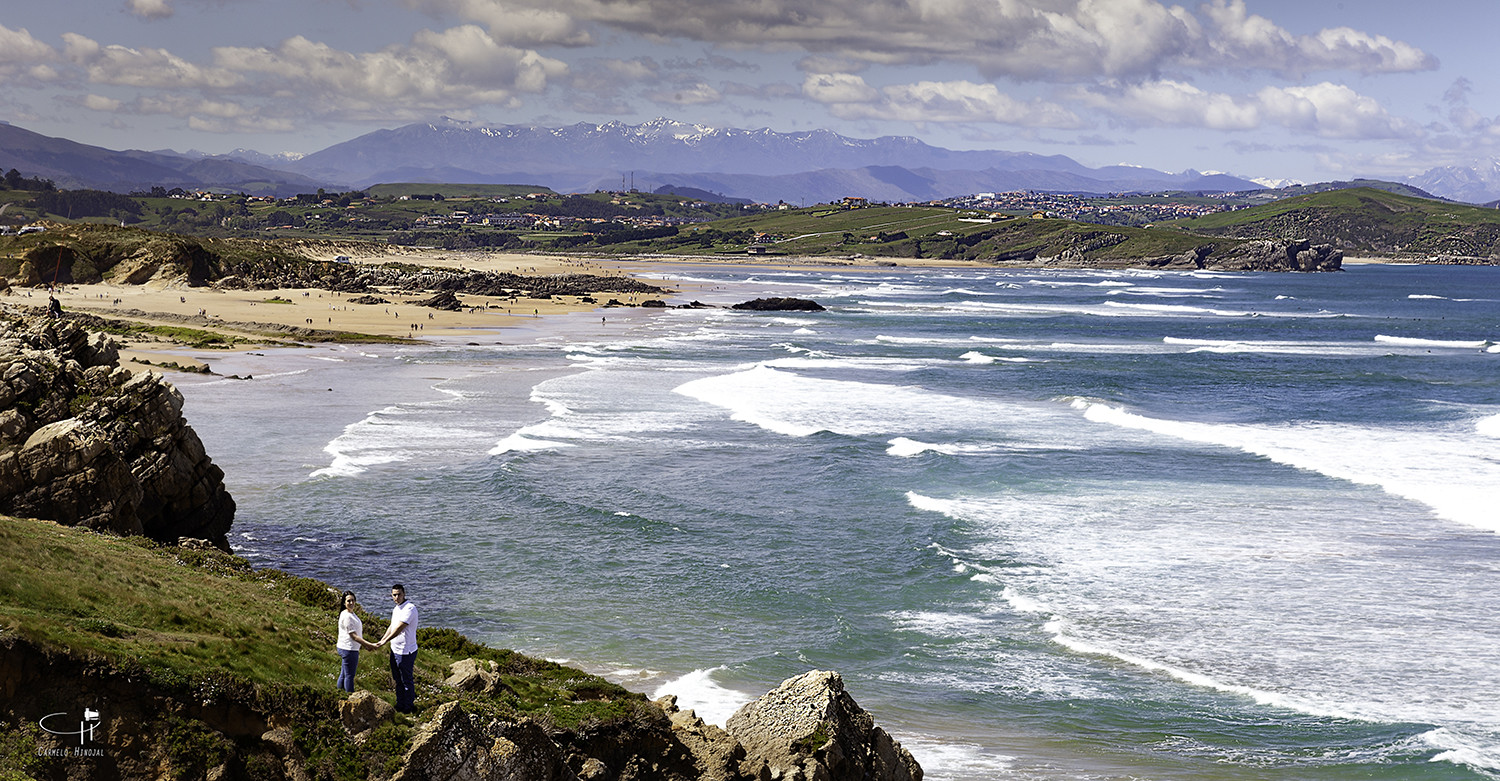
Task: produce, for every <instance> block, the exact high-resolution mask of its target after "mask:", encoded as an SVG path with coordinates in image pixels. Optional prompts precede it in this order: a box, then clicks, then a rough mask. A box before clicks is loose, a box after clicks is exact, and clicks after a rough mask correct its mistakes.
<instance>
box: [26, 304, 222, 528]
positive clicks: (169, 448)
mask: <svg viewBox="0 0 1500 781" xmlns="http://www.w3.org/2000/svg"><path fill="white" fill-rule="evenodd" d="M0 513H6V514H10V515H17V516H22V517H29V518H41V519H46V520H52V521H56V522H58V523H61V524H64V525H67V526H84V527H87V528H91V529H97V530H100V531H109V532H114V533H116V534H143V535H145V536H147V537H150V538H152V539H154V540H158V541H163V542H172V543H175V542H177V541H178V540H179V538H182V537H192V538H199V539H206V540H209V541H210V542H212V543H213V544H214V545H215V546H217V547H219V548H221V549H223V550H226V551H227V550H228V549H229V544H228V541H227V539H226V537H225V535H226V534H227V533H228V531H229V526H230V523H231V522H232V521H233V519H234V499H232V498H231V497H230V496H229V492H228V491H227V490H226V489H225V487H224V473H223V471H222V470H220V469H219V468H218V467H217V466H214V464H213V462H212V461H211V460H210V459H209V457H208V455H207V454H206V453H204V450H203V443H202V442H201V441H200V440H199V439H198V435H197V434H196V433H195V432H194V431H193V429H192V428H191V427H190V426H188V424H187V421H186V420H185V419H184V418H183V416H182V394H181V393H179V392H178V391H177V389H176V388H174V387H172V385H171V384H170V383H168V382H166V381H165V380H164V379H162V377H161V375H159V374H156V373H155V372H148V373H142V374H131V373H130V372H129V371H127V370H125V369H123V368H120V366H119V353H118V351H117V348H116V346H115V344H114V343H113V342H112V341H111V340H110V339H109V338H108V337H106V336H104V335H102V334H92V333H89V332H87V331H84V330H83V329H81V328H79V327H78V326H76V325H75V324H73V323H71V322H69V321H68V320H66V319H61V318H59V319H53V318H49V317H46V316H37V315H19V314H11V313H4V314H0Z"/></svg>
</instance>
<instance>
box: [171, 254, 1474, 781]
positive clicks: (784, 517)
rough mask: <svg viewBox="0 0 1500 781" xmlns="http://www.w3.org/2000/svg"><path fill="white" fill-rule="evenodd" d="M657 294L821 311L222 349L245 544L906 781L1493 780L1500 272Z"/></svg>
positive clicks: (292, 567)
mask: <svg viewBox="0 0 1500 781" xmlns="http://www.w3.org/2000/svg"><path fill="white" fill-rule="evenodd" d="M658 278H660V279H662V280H663V281H664V284H667V285H670V286H674V287H679V288H681V289H683V290H684V293H683V294H682V295H681V296H680V297H679V300H682V301H686V300H688V299H692V298H696V299H699V300H703V301H707V302H709V303H717V304H726V303H732V302H735V301H741V300H745V299H748V298H753V297H756V296H758V295H789V296H798V297H804V298H811V299H814V300H817V301H819V302H820V303H822V304H824V305H825V306H826V307H828V310H827V311H825V312H814V313H801V312H799V313H751V312H740V311H731V310H728V309H673V310H665V311H644V310H630V311H626V310H608V311H606V312H603V313H595V314H594V315H576V316H560V317H554V318H550V319H546V320H539V321H537V322H536V323H535V325H534V326H533V327H530V328H509V329H497V330H476V331H475V332H473V334H472V335H471V336H470V337H469V338H464V339H460V340H456V341H452V342H449V343H444V344H433V345H424V346H419V347H411V346H403V347H393V346H318V347H312V348H301V349H278V350H266V351H261V352H258V353H239V354H208V355H207V356H206V357H208V358H209V359H210V360H211V361H212V362H213V365H214V368H215V371H217V372H219V374H220V375H229V374H239V375H250V376H252V377H253V379H249V380H236V379H225V378H223V377H198V376H194V375H181V376H174V377H173V378H172V379H173V380H174V382H176V383H177V384H178V386H179V387H180V388H181V389H182V391H183V394H184V395H185V397H186V398H187V405H186V410H185V414H186V416H187V418H188V421H189V422H190V423H191V424H192V426H193V427H194V428H195V429H196V430H197V431H198V432H199V434H200V435H201V436H202V438H203V440H204V442H205V445H206V447H207V449H208V452H209V453H210V455H211V456H212V457H213V458H214V460H215V462H216V463H218V464H219V465H220V466H222V467H223V468H224V470H225V472H226V474H227V477H226V481H227V483H228V484H229V488H230V490H231V492H232V493H233V495H234V497H235V499H236V501H237V502H238V504H239V512H238V515H237V517H236V519H235V524H234V528H233V530H232V532H231V540H232V542H233V543H234V545H235V547H236V548H237V549H238V550H239V552H240V553H241V554H243V555H245V556H248V557H250V558H251V559H252V561H254V562H255V563H256V564H257V565H258V566H270V567H278V568H281V569H285V570H288V571H291V572H295V573H298V574H304V575H309V576H313V577H318V578H322V579H324V580H326V581H328V582H330V583H332V584H335V585H337V586H339V587H344V588H351V589H353V590H355V591H356V592H358V593H359V595H360V596H361V598H362V601H363V602H364V604H365V605H366V606H368V607H370V608H371V609H372V610H376V611H379V610H381V609H382V608H383V606H384V604H385V601H384V599H383V597H384V594H385V591H386V590H387V588H388V587H389V585H390V584H391V583H392V582H395V581H401V582H403V583H404V584H405V585H406V587H407V590H408V594H409V595H410V597H411V599H412V600H413V601H414V602H416V603H417V604H418V605H420V606H421V608H422V611H423V612H422V615H423V619H424V622H425V623H428V624H432V625H447V626H453V627H456V628H458V629H460V630H461V631H463V632H464V633H466V634H468V635H470V636H471V637H473V638H475V639H477V640H482V641H485V642H488V643H491V644H495V645H499V646H504V647H510V648H515V649H517V650H520V651H523V652H525V653H529V654H533V655H539V656H544V657H547V658H551V659H557V660H561V661H565V662H567V663H569V664H573V665H575V666H579V667H582V668H584V669H588V670H591V671H594V672H598V673H601V674H603V675H606V676H607V677H609V678H611V679H612V680H616V681H619V682H621V683H623V684H625V685H627V686H628V687H630V688H633V689H635V690H638V691H643V692H646V693H647V694H650V695H652V696H659V695H661V694H666V693H672V694H676V695H678V696H679V698H680V702H681V703H682V705H684V706H685V707H692V708H695V709H696V710H697V711H698V713H699V714H700V715H702V716H704V717H705V718H706V719H708V720H709V721H713V722H717V723H722V722H723V720H724V719H725V718H726V717H727V716H728V715H729V714H731V713H732V712H733V711H734V709H735V708H737V707H738V706H739V705H741V704H743V703H744V702H747V701H748V700H749V699H751V698H753V697H754V696H757V695H759V694H761V693H763V692H765V691H766V690H768V689H770V688H772V687H774V686H775V685H776V684H777V683H779V682H780V681H781V680H783V679H784V678H787V677H790V676H792V675H796V674H799V673H801V672H804V671H806V670H808V669H814V668H817V669H833V670H838V671H839V672H841V673H842V674H843V676H844V679H845V681H846V684H847V686H848V689H849V691H850V693H851V694H852V695H853V696H854V697H855V699H856V700H857V701H858V702H859V703H860V705H861V706H863V707H864V708H866V709H867V710H869V711H871V712H872V713H873V715H874V716H875V718H876V720H877V722H878V723H879V724H881V725H882V726H884V727H885V728H886V729H887V730H889V731H890V732H892V733H893V734H894V735H895V736H896V737H897V739H899V740H900V741H901V742H902V743H903V745H905V746H906V747H907V748H909V749H910V750H911V751H912V753H913V754H914V755H915V756H916V758H917V760H918V761H919V762H920V763H921V764H922V766H923V767H924V768H925V770H926V772H927V778H929V779H952V780H955V781H957V780H964V781H967V780H969V779H1355V778H1359V779H1482V778H1500V623H1497V620H1496V619H1497V617H1500V536H1497V532H1500V346H1497V345H1496V342H1497V341H1500V268H1485V267H1429V266H1401V265H1354V266H1350V267H1349V268H1348V269H1347V270H1346V271H1344V272H1343V273H1337V274H1319V275H1300V274H1254V273H1248V274H1242V273H1235V274H1231V273H1207V272H1165V271H1051V270H993V269H930V268H929V269H893V268H879V269H873V270H870V269H866V270H842V269H813V268H808V269H792V270H787V269H775V268H769V267H767V268H725V267H708V266H678V267H667V268H666V269H665V270H663V271H659V272H658ZM600 314H604V315H606V316H607V319H606V320H604V321H600V320H599V315H600ZM195 355H202V354H201V353H195ZM329 669H330V675H331V674H332V673H333V672H334V671H335V669H336V664H335V662H334V661H333V656H332V651H331V650H330V668H329Z"/></svg>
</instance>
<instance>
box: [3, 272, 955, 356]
mask: <svg viewBox="0 0 1500 781" xmlns="http://www.w3.org/2000/svg"><path fill="white" fill-rule="evenodd" d="M313 259H326V260H332V259H333V258H332V257H329V258H313ZM393 261H396V262H401V263H409V264H414V265H421V266H429V267H435V268H451V269H459V270H469V271H484V272H496V273H503V272H510V273H516V274H524V275H541V276H554V275H563V274H595V275H604V276H609V275H620V276H630V277H634V276H637V275H642V274H650V273H652V272H662V271H667V270H674V269H675V270H679V271H680V270H681V269H682V268H684V267H691V266H720V267H722V266H726V265H733V266H747V267H762V268H801V269H806V268H809V267H828V268H839V269H842V270H845V271H857V270H866V271H875V270H880V269H887V268H890V267H893V266H896V265H901V266H926V267H931V266H960V265H961V266H975V265H983V264H976V263H968V262H961V261H933V260H913V259H905V258H903V259H900V261H899V262H898V261H893V260H891V259H888V258H874V257H862V256H857V257H853V258H822V257H781V256H773V257H756V258H751V257H741V256H735V257H722V256H702V257H699V256H693V257H675V256H648V257H629V258H594V257H582V256H559V255H537V254H515V253H498V252H482V251H445V250H422V251H411V250H404V249H402V250H399V251H398V250H396V249H393V250H392V251H391V252H390V253H389V254H387V255H378V254H372V255H368V256H365V257H362V258H360V260H359V261H358V262H362V263H366V264H380V263H386V262H393ZM660 286H662V287H666V288H669V289H671V290H672V291H673V292H672V293H669V294H667V295H666V296H664V297H665V298H673V297H676V298H677V299H679V300H691V298H692V294H693V292H694V286H693V285H691V284H684V283H678V284H669V285H665V284H664V285H660ZM54 295H55V296H56V298H57V299H58V301H59V302H60V303H61V304H62V306H63V309H64V311H66V312H81V313H86V314H90V315H96V316H99V317H104V318H109V319H114V320H128V321H131V322H136V323H142V324H146V325H155V326H171V327H181V328H189V329H196V330H200V331H211V332H213V333H217V334H224V335H227V336H231V337H234V339H235V340H236V341H235V344H234V346H233V347H231V348H230V349H255V348H259V347H265V346H274V345H285V344H290V343H295V342H298V341H326V340H327V339H328V335H327V334H324V335H321V336H317V337H313V336H309V335H308V334H307V333H306V331H303V332H301V333H299V332H298V331H297V330H294V329H306V330H307V331H320V332H339V333H342V334H350V335H365V336H370V337H377V338H384V339H414V340H438V339H456V338H477V337H478V335H479V334H480V333H483V332H488V331H496V332H502V333H503V331H504V329H506V328H507V327H514V326H521V325H531V324H534V322H535V320H536V319H537V318H541V317H544V316H547V315H556V314H566V313H577V312H588V311H594V310H600V312H601V317H606V318H607V317H608V314H607V313H608V312H609V311H610V310H611V309H613V307H603V306H601V304H602V303H604V302H608V301H609V300H610V299H616V300H618V301H619V302H620V303H621V304H623V305H625V306H629V307H634V306H637V305H639V304H640V303H641V301H643V300H646V298H647V297H646V296H643V295H641V294H622V293H596V294H594V295H593V296H592V298H594V299H595V302H588V301H585V300H583V298H584V297H583V296H555V297H553V298H550V299H532V298H522V299H514V300H512V299H506V298H500V297H494V296H481V295H469V294H460V295H459V296H458V299H459V301H460V303H461V304H463V306H464V308H463V309H461V310H457V311H442V310H437V309H433V308H431V307H426V306H422V305H421V303H420V302H422V301H424V300H426V299H427V298H430V295H429V294H415V295H413V294H411V293H409V292H387V291H382V292H378V293H376V294H374V295H376V296H377V297H379V298H382V299H385V301H386V302H387V303H381V304H368V303H353V301H352V299H358V298H360V297H361V295H362V294H347V293H338V292H333V291H328V290H310V289H287V290H221V289H217V288H213V287H190V286H188V285H187V284H186V283H185V282H181V283H171V284H166V285H161V284H149V283H148V284H146V285H117V284H110V283H98V284H88V285H67V286H65V287H63V288H62V289H60V290H58V291H56V292H55V294H54ZM47 297H48V293H47V291H46V290H44V289H40V288H37V289H15V290H13V291H12V292H11V294H10V295H9V296H7V297H4V298H0V303H4V304H7V305H12V306H23V307H36V308H40V307H45V306H46V305H47ZM353 340H357V337H356V338H355V339H353ZM124 342H125V343H124V345H123V349H122V351H121V357H122V359H123V360H124V361H125V362H127V363H129V364H132V365H134V366H137V367H139V366H146V365H160V364H162V363H165V362H176V363H178V364H179V365H182V366H199V365H201V364H199V363H198V362H197V361H194V360H192V359H188V358H185V357H183V356H182V355H181V354H180V351H179V348H180V347H181V346H182V345H181V344H180V343H179V342H176V341H174V340H172V339H171V338H169V337H165V336H162V337H153V336H149V335H143V336H140V337H132V338H129V339H126V340H124Z"/></svg>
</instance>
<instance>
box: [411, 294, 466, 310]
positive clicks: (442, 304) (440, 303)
mask: <svg viewBox="0 0 1500 781" xmlns="http://www.w3.org/2000/svg"><path fill="white" fill-rule="evenodd" d="M417 306H426V307H432V308H433V309H441V310H443V311H444V312H457V311H458V310H460V309H463V308H464V305H463V304H461V303H459V300H458V296H455V295H453V292H452V291H449V290H444V291H443V292H441V293H438V294H437V295H435V296H433V297H432V298H429V299H427V300H426V301H418V302H417Z"/></svg>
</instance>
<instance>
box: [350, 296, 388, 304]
mask: <svg viewBox="0 0 1500 781" xmlns="http://www.w3.org/2000/svg"><path fill="white" fill-rule="evenodd" d="M349 303H351V304H389V303H390V302H389V301H387V300H385V299H383V298H381V297H380V296H355V297H354V298H351V299H349Z"/></svg>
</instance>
